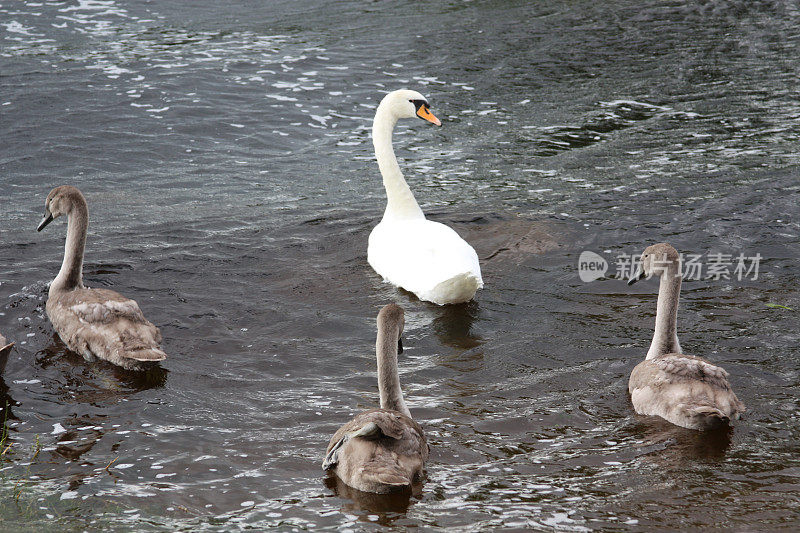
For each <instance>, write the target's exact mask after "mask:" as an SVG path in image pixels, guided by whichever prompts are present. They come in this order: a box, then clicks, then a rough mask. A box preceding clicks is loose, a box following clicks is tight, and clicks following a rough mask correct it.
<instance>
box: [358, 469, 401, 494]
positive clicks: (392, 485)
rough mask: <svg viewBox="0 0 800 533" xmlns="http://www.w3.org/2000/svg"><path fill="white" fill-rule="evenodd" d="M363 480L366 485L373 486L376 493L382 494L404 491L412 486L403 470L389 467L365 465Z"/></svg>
mask: <svg viewBox="0 0 800 533" xmlns="http://www.w3.org/2000/svg"><path fill="white" fill-rule="evenodd" d="M361 479H362V482H364V483H365V484H367V485H370V486H372V487H373V490H375V492H380V493H386V492H393V491H396V490H402V489H404V488H407V487H410V486H411V479H410V478H409V477H408V474H407V473H406V472H405V471H403V469H402V468H399V467H395V468H392V467H389V466H387V465H371V464H370V465H365V466H364V468H363V470H362V476H361Z"/></svg>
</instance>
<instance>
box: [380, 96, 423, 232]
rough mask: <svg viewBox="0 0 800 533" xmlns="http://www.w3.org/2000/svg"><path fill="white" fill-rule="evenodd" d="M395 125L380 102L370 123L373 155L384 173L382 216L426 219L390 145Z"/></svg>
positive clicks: (382, 174) (386, 106) (394, 120)
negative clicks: (373, 148) (384, 202)
mask: <svg viewBox="0 0 800 533" xmlns="http://www.w3.org/2000/svg"><path fill="white" fill-rule="evenodd" d="M395 124H397V117H395V116H394V115H393V114H392V112H391V110H390V107H389V105H388V104H385V102H381V105H379V106H378V111H377V112H376V113H375V120H374V121H373V123H372V144H373V146H375V157H376V158H377V159H378V167H379V168H380V171H381V176H383V186H384V187H385V188H386V200H387V202H386V211H384V213H383V219H384V220H387V219H406V220H407V219H416V218H423V219H424V218H425V215H424V214H423V213H422V209H420V207H419V204H417V200H416V199H415V198H414V194H413V193H412V192H411V189H410V188H409V187H408V184H407V183H406V180H405V178H403V173H402V172H400V165H398V164H397V158H396V157H395V155H394V149H393V148H392V131H393V130H394V126H395Z"/></svg>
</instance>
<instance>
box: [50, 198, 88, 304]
mask: <svg viewBox="0 0 800 533" xmlns="http://www.w3.org/2000/svg"><path fill="white" fill-rule="evenodd" d="M88 228H89V209H88V207H87V206H86V204H85V203H78V202H75V203H73V204H72V208H71V209H70V212H69V215H68V218H67V240H66V243H65V244H64V261H63V262H62V263H61V270H59V271H58V275H57V276H56V279H54V280H53V283H51V284H50V291H49V294H51V295H52V294H54V293H55V292H59V291H69V290H72V289H78V288H83V251H84V248H85V247H86V231H87V230H88Z"/></svg>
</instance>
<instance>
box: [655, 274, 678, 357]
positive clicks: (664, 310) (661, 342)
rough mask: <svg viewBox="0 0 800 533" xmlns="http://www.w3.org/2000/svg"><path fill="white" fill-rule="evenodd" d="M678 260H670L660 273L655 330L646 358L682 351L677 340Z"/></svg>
mask: <svg viewBox="0 0 800 533" xmlns="http://www.w3.org/2000/svg"><path fill="white" fill-rule="evenodd" d="M680 271H681V265H680V261H675V262H671V263H670V264H669V266H668V267H667V269H666V271H665V272H664V273H662V274H661V281H660V283H659V286H658V304H656V330H655V333H654V334H653V342H652V343H650V349H649V350H648V351H647V359H652V358H654V357H658V356H659V355H664V354H666V353H683V350H681V345H680V343H679V342H678V300H679V299H680V295H681V274H680Z"/></svg>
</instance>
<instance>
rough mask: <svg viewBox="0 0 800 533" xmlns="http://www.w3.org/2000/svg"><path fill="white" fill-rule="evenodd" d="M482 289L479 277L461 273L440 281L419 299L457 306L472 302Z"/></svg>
mask: <svg viewBox="0 0 800 533" xmlns="http://www.w3.org/2000/svg"><path fill="white" fill-rule="evenodd" d="M482 287H483V280H481V278H480V277H479V276H476V275H475V273H473V272H462V273H460V274H456V275H455V276H452V277H450V278H448V279H446V280H444V281H440V282H439V283H437V284H436V286H434V287H433V289H431V290H430V292H429V293H428V294H427V295H421V298H422V299H424V300H428V301H431V302H433V303H435V304H438V305H446V304H458V303H463V302H468V301H470V300H472V297H473V296H475V293H476V292H477V291H478V289H480V288H482Z"/></svg>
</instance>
